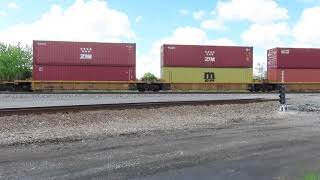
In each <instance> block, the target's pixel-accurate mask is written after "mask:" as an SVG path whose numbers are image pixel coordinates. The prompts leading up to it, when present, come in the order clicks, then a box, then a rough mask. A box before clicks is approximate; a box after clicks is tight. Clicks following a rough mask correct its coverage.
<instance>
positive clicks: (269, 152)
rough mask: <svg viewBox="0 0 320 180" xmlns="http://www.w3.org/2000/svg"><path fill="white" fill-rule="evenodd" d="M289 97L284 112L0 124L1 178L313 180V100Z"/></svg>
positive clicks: (155, 112) (229, 110) (142, 113)
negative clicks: (305, 178)
mask: <svg viewBox="0 0 320 180" xmlns="http://www.w3.org/2000/svg"><path fill="white" fill-rule="evenodd" d="M274 96H275V97H277V95H276V94H275V95H274ZM287 96H288V103H289V111H288V112H279V111H278V107H279V104H278V102H265V103H252V104H243V105H211V106H179V107H166V108H149V109H131V110H118V111H111V110H103V111H90V112H74V113H57V114H40V115H19V116H17V115H16V116H2V117H0V179H21V178H27V179H99V178H102V179H132V178H136V179H195V178H198V179H243V180H248V179H301V177H303V176H304V175H305V174H306V173H319V172H320V151H319V150H320V146H319V144H320V141H319V139H320V95H319V94H288V95H287ZM319 174H320V173H319Z"/></svg>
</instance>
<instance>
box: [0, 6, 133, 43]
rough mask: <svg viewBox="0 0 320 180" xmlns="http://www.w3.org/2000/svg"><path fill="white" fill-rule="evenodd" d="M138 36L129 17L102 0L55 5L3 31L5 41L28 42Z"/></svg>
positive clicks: (0, 33) (2, 38) (1, 34)
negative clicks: (33, 17)
mask: <svg viewBox="0 0 320 180" xmlns="http://www.w3.org/2000/svg"><path fill="white" fill-rule="evenodd" d="M134 37H135V34H134V32H133V31H132V30H131V27H130V22H129V18H128V16H127V15H126V14H125V13H123V12H120V11H117V10H113V9H111V8H110V7H108V5H107V3H106V2H105V1H101V0H90V1H85V0H76V1H75V3H74V4H72V5H71V6H70V7H68V8H67V9H62V8H61V7H60V6H57V5H53V6H52V7H51V9H50V10H49V11H48V12H46V13H45V14H43V15H42V17H41V18H40V19H38V20H36V21H35V22H33V23H30V24H24V23H23V24H17V25H13V26H11V27H9V28H7V29H4V30H1V31H0V39H1V40H2V41H5V42H9V43H10V42H11V43H14V42H22V43H26V44H31V43H32V40H34V39H37V40H68V41H69V40H71V41H72V40H73V41H99V42H101V41H105V42H107V41H112V42H119V41H122V40H123V39H132V38H134Z"/></svg>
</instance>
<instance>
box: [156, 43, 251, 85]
mask: <svg viewBox="0 0 320 180" xmlns="http://www.w3.org/2000/svg"><path fill="white" fill-rule="evenodd" d="M252 51H253V48H252V47H236V46H196V45H173V44H171V45H163V46H162V47H161V79H163V80H164V82H167V83H170V87H171V89H172V90H208V89H210V90H245V89H247V86H246V84H248V83H252V79H253V70H252V64H253V63H252V62H253V59H252Z"/></svg>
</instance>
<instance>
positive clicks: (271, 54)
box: [267, 48, 278, 69]
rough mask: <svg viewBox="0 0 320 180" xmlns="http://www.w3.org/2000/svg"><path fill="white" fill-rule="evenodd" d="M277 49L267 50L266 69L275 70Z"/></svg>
mask: <svg viewBox="0 0 320 180" xmlns="http://www.w3.org/2000/svg"><path fill="white" fill-rule="evenodd" d="M277 60H278V49H277V48H275V49H269V50H268V52H267V63H268V69H275V68H277Z"/></svg>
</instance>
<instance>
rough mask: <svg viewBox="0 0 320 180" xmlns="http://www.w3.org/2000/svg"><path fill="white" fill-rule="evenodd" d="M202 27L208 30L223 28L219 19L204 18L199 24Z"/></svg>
mask: <svg viewBox="0 0 320 180" xmlns="http://www.w3.org/2000/svg"><path fill="white" fill-rule="evenodd" d="M200 26H201V27H202V28H204V29H208V30H222V29H225V27H224V25H223V23H222V22H221V21H218V20H210V19H209V20H204V21H202V22H201V25H200Z"/></svg>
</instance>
